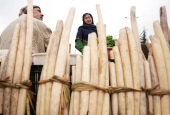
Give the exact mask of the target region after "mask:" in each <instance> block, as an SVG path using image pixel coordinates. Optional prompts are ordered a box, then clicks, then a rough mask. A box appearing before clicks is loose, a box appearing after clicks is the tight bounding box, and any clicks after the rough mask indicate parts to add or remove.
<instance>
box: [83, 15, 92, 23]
mask: <svg viewBox="0 0 170 115" xmlns="http://www.w3.org/2000/svg"><path fill="white" fill-rule="evenodd" d="M84 21H85V23H86V24H92V18H91V16H90V15H89V14H86V16H85V17H84Z"/></svg>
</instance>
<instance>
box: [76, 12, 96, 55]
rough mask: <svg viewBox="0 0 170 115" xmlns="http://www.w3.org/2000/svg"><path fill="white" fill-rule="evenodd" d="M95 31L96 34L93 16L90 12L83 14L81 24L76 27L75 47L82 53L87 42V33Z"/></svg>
mask: <svg viewBox="0 0 170 115" xmlns="http://www.w3.org/2000/svg"><path fill="white" fill-rule="evenodd" d="M92 32H95V33H96V34H97V29H96V26H95V25H94V22H93V16H92V15H91V14H90V13H85V14H83V25H82V26H80V27H79V28H78V32H77V36H76V40H75V42H76V45H75V47H76V49H77V50H79V51H80V52H81V53H83V48H84V46H86V45H87V42H88V34H90V33H92Z"/></svg>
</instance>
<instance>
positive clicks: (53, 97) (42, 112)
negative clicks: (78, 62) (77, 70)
mask: <svg viewBox="0 0 170 115" xmlns="http://www.w3.org/2000/svg"><path fill="white" fill-rule="evenodd" d="M74 14H75V8H70V11H69V13H68V16H67V19H66V22H65V26H64V27H63V22H62V20H59V21H58V22H57V25H56V29H55V31H54V32H53V34H52V35H51V38H50V42H49V44H48V48H47V52H46V57H45V63H44V66H43V70H42V73H41V77H40V81H41V80H48V79H50V78H52V77H53V76H54V75H56V76H59V77H61V78H62V77H63V75H66V76H67V79H68V80H69V78H70V77H69V73H70V55H69V54H67V49H68V45H69V44H68V43H69V36H70V31H71V26H72V23H73V18H74ZM61 90H62V84H61V83H58V82H47V83H43V84H40V85H39V89H38V97H37V104H36V114H37V115H54V114H55V115H59V114H61V113H63V114H64V115H68V113H69V106H67V107H66V108H61V100H60V98H61V97H60V95H61V93H63V92H61Z"/></svg>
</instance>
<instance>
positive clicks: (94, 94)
mask: <svg viewBox="0 0 170 115" xmlns="http://www.w3.org/2000/svg"><path fill="white" fill-rule="evenodd" d="M135 9H136V8H135V7H134V6H132V7H131V24H132V29H130V28H128V27H126V28H122V29H120V33H119V39H118V42H117V43H116V46H114V47H113V50H112V51H110V58H111V61H110V62H108V63H107V55H105V49H106V47H105V45H104V44H106V42H105V39H104V38H105V29H104V25H103V22H102V16H101V11H100V8H99V6H98V5H97V11H98V17H99V22H98V23H97V30H98V38H99V44H98V45H97V41H96V39H97V38H96V35H95V34H94V33H91V34H89V35H88V38H89V41H88V46H85V48H84V54H83V63H82V68H81V59H80V57H77V63H76V75H75V81H74V82H75V83H74V84H73V86H72V89H73V90H74V91H73V93H72V94H74V99H73V104H72V105H70V109H71V111H70V113H69V114H70V115H78V114H80V115H86V114H90V115H91V114H96V115H101V114H102V115H109V112H110V110H109V109H110V107H109V101H108V100H109V96H108V95H109V93H111V112H112V114H113V115H117V114H121V115H147V114H154V115H161V114H162V115H169V114H170V113H169V112H170V111H169V110H170V108H169V107H170V105H169V102H170V100H169V95H168V94H169V92H170V91H169V89H170V77H169V75H170V73H169V72H170V67H169V66H170V53H169V45H167V40H168V39H165V38H166V37H165V36H168V38H169V33H168V31H169V28H168V26H167V19H166V18H167V16H166V8H165V7H161V9H160V10H161V16H164V17H161V25H160V24H159V22H158V21H155V22H154V23H153V25H154V31H155V34H156V35H154V36H150V38H151V45H150V44H149V43H148V42H147V43H146V44H147V47H148V49H149V56H148V60H146V58H145V56H144V54H143V52H142V50H141V45H140V39H139V32H138V26H137V21H136V12H135ZM161 27H162V28H161ZM168 42H169V41H168ZM97 47H98V49H97ZM94 51H95V52H94ZM89 52H90V53H89ZM89 54H90V55H89ZM94 59H96V60H94ZM97 59H98V61H97ZM113 59H114V62H113ZM108 67H109V68H108ZM81 70H82V74H81ZM77 72H78V73H77ZM108 73H109V74H108ZM108 78H110V86H111V89H109V87H108V86H109V84H108V81H109V80H108ZM80 81H81V82H80ZM80 87H81V88H80ZM122 87H123V88H122ZM97 89H100V90H97ZM91 90H92V91H91ZM119 90H121V91H120V92H118V93H116V92H117V91H119ZM78 91H80V92H78ZM104 91H106V92H104ZM114 91H115V92H114ZM126 91H127V92H126ZM108 92H109V93H108ZM155 94H156V95H155ZM161 94H163V95H161ZM164 94H165V95H164ZM96 99H97V101H96Z"/></svg>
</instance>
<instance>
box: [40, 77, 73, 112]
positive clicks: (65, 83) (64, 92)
mask: <svg viewBox="0 0 170 115" xmlns="http://www.w3.org/2000/svg"><path fill="white" fill-rule="evenodd" d="M47 82H58V83H61V84H62V89H61V95H60V97H61V101H60V110H59V113H60V114H62V109H64V108H66V107H67V108H69V103H70V81H69V80H68V79H67V77H66V76H65V75H64V76H63V77H59V76H56V75H54V76H53V77H52V78H50V79H47V80H41V81H39V82H38V84H44V83H47Z"/></svg>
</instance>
